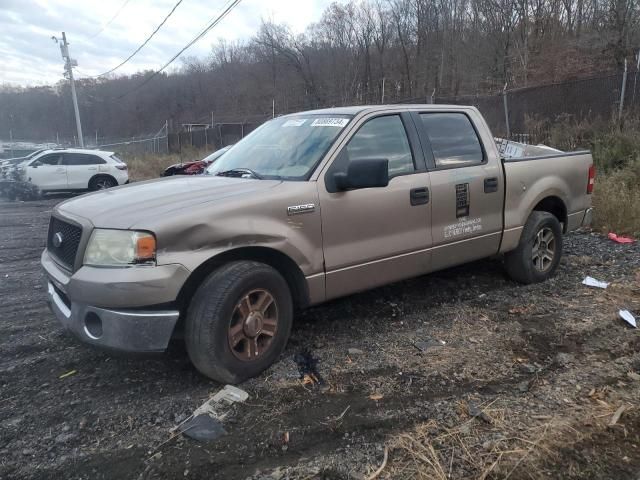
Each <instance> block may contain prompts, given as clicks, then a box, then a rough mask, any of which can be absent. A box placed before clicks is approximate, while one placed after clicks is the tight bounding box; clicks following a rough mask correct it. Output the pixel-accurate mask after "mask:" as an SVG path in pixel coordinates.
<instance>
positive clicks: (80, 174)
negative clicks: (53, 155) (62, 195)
mask: <svg viewBox="0 0 640 480" xmlns="http://www.w3.org/2000/svg"><path fill="white" fill-rule="evenodd" d="M63 162H64V164H65V165H66V166H67V181H68V183H69V188H73V189H85V188H89V180H90V179H91V177H93V176H94V175H95V174H97V173H98V170H99V168H100V166H101V165H105V164H106V163H107V162H106V161H105V160H104V159H102V158H100V157H98V156H97V155H92V154H88V153H65V154H64V160H63ZM103 168H104V167H103Z"/></svg>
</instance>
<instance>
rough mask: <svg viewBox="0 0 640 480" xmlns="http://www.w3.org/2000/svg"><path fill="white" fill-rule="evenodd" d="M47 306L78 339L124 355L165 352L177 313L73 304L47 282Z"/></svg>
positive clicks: (178, 313) (175, 311)
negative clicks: (125, 353)
mask: <svg viewBox="0 0 640 480" xmlns="http://www.w3.org/2000/svg"><path fill="white" fill-rule="evenodd" d="M47 303H48V304H49V307H50V308H51V310H52V311H53V313H54V314H55V316H56V317H57V318H58V320H59V321H60V322H61V323H62V324H63V325H64V326H65V327H66V328H67V329H68V330H71V331H72V332H73V333H74V334H75V335H76V336H77V337H78V338H79V339H80V340H82V341H84V342H86V343H89V344H92V345H95V346H99V347H104V348H109V349H113V350H121V351H126V352H160V351H163V350H166V348H167V345H168V344H169V340H170V339H171V335H172V334H173V329H174V327H175V325H176V322H177V321H178V317H179V316H180V312H178V311H177V310H167V311H153V310H147V311H143V310H110V309H105V308H98V307H92V306H90V305H82V304H78V303H72V302H71V301H69V300H68V299H67V297H66V296H65V295H64V293H62V291H61V290H58V289H57V288H56V287H54V285H53V283H51V281H48V282H47Z"/></svg>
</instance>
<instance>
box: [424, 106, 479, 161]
mask: <svg viewBox="0 0 640 480" xmlns="http://www.w3.org/2000/svg"><path fill="white" fill-rule="evenodd" d="M420 118H422V124H423V125H424V128H425V130H426V132H427V136H428V137H429V141H430V142H431V149H432V151H433V157H434V159H435V162H436V167H467V166H471V165H480V164H481V163H482V162H483V161H484V154H483V152H482V145H481V144H480V140H479V139H478V135H477V134H476V131H475V129H474V128H473V125H472V124H471V120H469V117H467V116H466V115H465V114H464V113H422V114H420Z"/></svg>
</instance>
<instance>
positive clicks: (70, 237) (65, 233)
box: [47, 217, 82, 270]
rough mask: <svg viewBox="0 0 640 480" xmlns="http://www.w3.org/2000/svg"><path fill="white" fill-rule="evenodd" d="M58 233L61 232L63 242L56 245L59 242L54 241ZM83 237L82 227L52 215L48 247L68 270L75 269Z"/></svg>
mask: <svg viewBox="0 0 640 480" xmlns="http://www.w3.org/2000/svg"><path fill="white" fill-rule="evenodd" d="M56 234H60V236H61V237H62V242H60V244H59V245H58V246H56V243H57V242H55V241H54V237H55V236H56ZM81 237H82V228H81V227H79V226H77V225H74V224H72V223H67V222H65V221H63V220H60V219H59V218H56V217H51V221H50V222H49V234H48V235H47V249H48V250H49V253H50V254H51V255H52V256H53V257H54V258H55V259H56V260H57V261H58V263H60V264H61V265H62V266H63V267H65V268H67V269H68V270H73V265H74V263H75V261H76V253H77V252H78V245H80V238H81Z"/></svg>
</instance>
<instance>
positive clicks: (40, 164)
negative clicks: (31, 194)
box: [25, 153, 67, 190]
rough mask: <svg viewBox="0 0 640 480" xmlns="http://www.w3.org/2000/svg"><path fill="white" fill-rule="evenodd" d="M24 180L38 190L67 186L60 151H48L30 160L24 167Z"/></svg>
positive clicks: (58, 188)
mask: <svg viewBox="0 0 640 480" xmlns="http://www.w3.org/2000/svg"><path fill="white" fill-rule="evenodd" d="M25 177H26V180H27V181H29V182H31V183H33V184H34V185H35V186H36V187H38V188H39V189H40V190H64V189H66V188H67V167H65V166H64V165H62V153H49V154H47V155H43V156H41V157H39V158H37V159H35V160H32V161H31V162H30V163H29V164H28V165H27V168H26V173H25Z"/></svg>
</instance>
